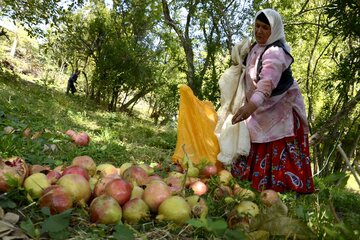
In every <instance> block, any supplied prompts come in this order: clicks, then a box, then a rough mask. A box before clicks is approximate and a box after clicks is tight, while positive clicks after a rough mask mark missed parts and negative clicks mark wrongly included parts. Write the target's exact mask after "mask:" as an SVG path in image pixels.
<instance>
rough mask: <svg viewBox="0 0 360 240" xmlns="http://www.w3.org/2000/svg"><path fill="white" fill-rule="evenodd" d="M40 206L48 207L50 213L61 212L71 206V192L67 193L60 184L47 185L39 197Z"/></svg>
mask: <svg viewBox="0 0 360 240" xmlns="http://www.w3.org/2000/svg"><path fill="white" fill-rule="evenodd" d="M39 205H40V207H41V208H43V207H48V208H49V209H50V213H51V214H58V213H62V212H64V211H65V210H67V209H70V208H72V206H73V201H72V198H71V194H69V193H67V192H66V191H65V190H64V188H63V187H62V186H59V185H51V186H50V187H47V188H46V189H45V190H44V192H43V194H42V196H41V198H40V199H39Z"/></svg>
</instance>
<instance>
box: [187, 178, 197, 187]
mask: <svg viewBox="0 0 360 240" xmlns="http://www.w3.org/2000/svg"><path fill="white" fill-rule="evenodd" d="M197 181H200V178H194V177H189V176H188V177H187V178H186V182H185V186H186V187H189V186H190V185H191V184H193V183H194V182H197Z"/></svg>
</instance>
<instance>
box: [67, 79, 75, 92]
mask: <svg viewBox="0 0 360 240" xmlns="http://www.w3.org/2000/svg"><path fill="white" fill-rule="evenodd" d="M70 90H71V94H74V93H75V92H76V88H75V84H74V82H72V81H68V85H67V88H66V94H68V93H69V91H70Z"/></svg>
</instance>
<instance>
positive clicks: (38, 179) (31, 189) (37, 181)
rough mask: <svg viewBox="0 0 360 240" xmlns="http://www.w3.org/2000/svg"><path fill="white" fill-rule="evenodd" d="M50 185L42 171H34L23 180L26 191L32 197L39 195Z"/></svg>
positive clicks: (38, 196) (36, 197)
mask: <svg viewBox="0 0 360 240" xmlns="http://www.w3.org/2000/svg"><path fill="white" fill-rule="evenodd" d="M49 186H50V182H49V180H48V178H47V177H46V175H45V174H44V173H40V172H38V173H34V174H32V175H30V176H28V177H27V178H26V179H25V181H24V188H25V190H26V192H27V193H28V194H29V195H30V197H31V198H33V199H38V198H40V197H41V195H42V193H43V191H44V190H45V189H46V188H47V187H49Z"/></svg>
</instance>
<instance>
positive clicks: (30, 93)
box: [0, 74, 176, 165]
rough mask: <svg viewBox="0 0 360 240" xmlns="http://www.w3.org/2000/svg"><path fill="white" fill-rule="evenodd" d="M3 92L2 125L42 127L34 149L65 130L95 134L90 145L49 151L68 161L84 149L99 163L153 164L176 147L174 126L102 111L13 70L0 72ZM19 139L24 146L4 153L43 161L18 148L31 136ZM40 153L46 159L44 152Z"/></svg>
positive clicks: (60, 138) (61, 138)
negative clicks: (156, 124) (4, 72)
mask: <svg viewBox="0 0 360 240" xmlns="http://www.w3.org/2000/svg"><path fill="white" fill-rule="evenodd" d="M0 91H1V95H0V113H1V114H2V118H1V122H0V127H1V129H2V128H4V127H6V126H11V127H13V128H14V129H15V130H16V131H18V132H22V131H23V130H24V129H25V128H27V127H29V128H30V129H31V131H32V133H34V132H38V131H40V132H44V135H43V138H40V139H39V140H38V141H37V144H36V142H34V143H33V144H34V147H35V148H36V149H40V147H41V146H39V145H41V144H51V143H54V142H56V141H60V142H64V141H65V140H66V139H64V136H63V134H61V133H63V132H65V131H66V130H68V129H73V130H75V131H77V132H81V131H85V132H87V133H88V134H89V135H90V136H91V142H90V145H89V146H88V147H87V148H73V149H71V150H70V151H69V149H68V148H70V147H71V146H69V144H65V146H62V148H64V149H60V151H58V152H57V153H53V154H52V155H51V156H46V157H47V158H49V157H50V158H52V159H53V160H54V161H55V160H57V161H59V160H60V161H61V162H63V163H64V164H66V163H68V162H69V161H71V160H72V158H73V157H75V156H77V155H79V154H84V155H89V156H93V157H94V159H96V161H97V163H100V162H109V163H114V164H117V165H119V164H122V163H124V162H129V161H130V162H146V163H151V162H159V161H164V160H170V157H171V151H172V149H174V147H175V143H176V131H175V130H174V129H171V128H170V127H166V126H163V127H159V126H155V125H153V124H152V123H151V122H150V121H149V120H147V119H142V118H136V117H134V116H132V117H130V116H128V115H126V114H122V113H110V112H107V111H104V110H102V109H99V107H98V106H97V104H95V103H94V102H92V101H90V100H86V99H85V98H84V97H83V96H79V95H75V96H72V95H65V94H64V92H62V91H58V90H56V89H51V88H45V87H42V86H39V85H37V84H34V83H32V82H28V81H22V80H20V79H16V78H14V77H13V76H11V75H9V74H7V75H5V74H4V76H2V77H1V80H0ZM3 141H5V140H3ZM19 143H22V145H23V146H18V147H17V148H16V149H14V150H13V151H7V152H2V157H10V156H11V155H14V154H20V155H22V156H24V157H26V158H27V160H29V161H30V162H42V161H39V160H37V159H34V160H33V156H32V154H31V153H27V152H23V151H21V152H19V149H23V148H26V146H24V145H27V144H30V143H29V142H28V141H25V140H23V139H19ZM36 154H39V153H38V152H37V153H36ZM41 155H43V156H42V157H41V158H45V155H44V154H43V153H41ZM39 157H40V156H38V158H39Z"/></svg>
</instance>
